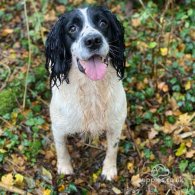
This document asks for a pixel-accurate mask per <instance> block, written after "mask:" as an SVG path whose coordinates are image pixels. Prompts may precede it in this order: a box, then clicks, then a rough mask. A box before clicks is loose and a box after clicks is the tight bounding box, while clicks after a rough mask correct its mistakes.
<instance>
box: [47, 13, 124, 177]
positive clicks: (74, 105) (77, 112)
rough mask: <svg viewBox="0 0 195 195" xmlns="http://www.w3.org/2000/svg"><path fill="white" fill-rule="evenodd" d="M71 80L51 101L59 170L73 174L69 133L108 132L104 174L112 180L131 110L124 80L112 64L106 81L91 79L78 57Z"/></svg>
mask: <svg viewBox="0 0 195 195" xmlns="http://www.w3.org/2000/svg"><path fill="white" fill-rule="evenodd" d="M85 11H86V10H85ZM80 52H81V51H80ZM81 53H82V52H81ZM77 57H78V56H77ZM69 80H70V84H67V83H66V82H63V83H62V84H61V85H60V86H59V88H57V87H56V86H54V87H53V88H52V100H51V104H50V115H51V121H52V130H53V135H54V141H55V145H56V151H57V160H58V172H59V173H64V174H72V173H73V168H72V166H71V163H70V155H69V153H68V150H67V147H66V137H67V135H69V134H74V133H78V132H80V133H90V134H92V135H98V134H101V133H103V132H104V131H106V134H107V141H108V148H107V152H106V158H105V160H104V166H103V171H102V174H103V175H105V176H106V178H107V179H108V180H111V179H113V178H114V176H116V175H117V168H116V157H117V149H118V142H119V139H120V134H121V130H122V126H123V123H124V121H125V118H126V113H127V105H126V96H125V92H124V89H123V86H122V82H121V81H120V80H119V78H118V77H117V74H116V70H115V69H114V68H113V66H112V65H111V64H110V63H109V64H108V68H107V72H106V75H105V77H104V79H103V80H99V81H92V80H90V79H89V78H88V77H87V76H86V75H85V74H83V73H81V72H80V71H79V69H78V67H77V62H76V57H75V56H73V59H72V67H71V70H70V72H69Z"/></svg>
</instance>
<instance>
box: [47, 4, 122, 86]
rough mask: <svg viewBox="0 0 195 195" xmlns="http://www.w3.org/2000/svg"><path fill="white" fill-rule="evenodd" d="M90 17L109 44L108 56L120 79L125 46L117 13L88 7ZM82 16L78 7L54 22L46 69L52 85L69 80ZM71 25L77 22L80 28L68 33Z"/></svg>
mask: <svg viewBox="0 0 195 195" xmlns="http://www.w3.org/2000/svg"><path fill="white" fill-rule="evenodd" d="M88 15H89V19H90V20H91V21H92V24H93V25H94V28H96V29H97V30H99V31H100V32H101V33H102V34H103V35H104V37H105V38H106V40H107V41H108V43H109V46H110V52H109V57H110V58H111V63H112V65H113V66H114V68H115V69H116V72H117V75H118V77H119V78H121V79H122V78H123V76H124V68H125V56H124V51H125V45H124V29H123V26H122V25H121V24H120V22H119V21H118V19H117V18H116V16H115V15H114V14H112V13H111V12H110V11H109V10H108V9H106V8H105V7H102V6H94V7H89V8H88ZM102 19H104V20H105V21H107V23H108V28H107V29H102V28H100V26H99V22H100V21H101V20H102ZM83 20H84V19H83V16H81V13H80V11H79V10H77V9H76V10H74V11H71V12H68V13H65V14H64V15H62V16H61V17H60V18H59V20H58V21H57V22H56V23H55V25H54V26H53V28H52V29H51V31H50V33H49V34H48V37H47V41H46V68H47V69H50V70H51V72H50V84H51V86H54V85H56V86H57V81H58V80H59V82H60V84H61V83H62V82H63V81H64V80H65V81H66V82H67V83H69V79H68V73H69V71H70V68H71V63H72V55H71V51H70V48H71V45H72V43H73V42H74V41H76V40H77V38H78V37H79V36H80V32H81V30H82V28H83ZM71 25H76V26H77V27H78V31H77V32H75V33H69V29H70V27H71Z"/></svg>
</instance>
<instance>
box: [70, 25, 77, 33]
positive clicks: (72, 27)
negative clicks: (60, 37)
mask: <svg viewBox="0 0 195 195" xmlns="http://www.w3.org/2000/svg"><path fill="white" fill-rule="evenodd" d="M76 31H77V26H75V25H72V26H70V28H69V33H74V32H76Z"/></svg>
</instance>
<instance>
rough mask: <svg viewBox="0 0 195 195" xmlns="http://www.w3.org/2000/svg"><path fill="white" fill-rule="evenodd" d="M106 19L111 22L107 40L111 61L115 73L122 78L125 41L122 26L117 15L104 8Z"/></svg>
mask: <svg viewBox="0 0 195 195" xmlns="http://www.w3.org/2000/svg"><path fill="white" fill-rule="evenodd" d="M105 12H106V14H107V16H108V19H109V21H110V23H111V37H112V38H111V40H109V46H110V53H109V56H110V57H111V62H112V65H113V66H114V68H115V69H116V71H117V75H118V76H119V77H120V78H121V79H122V78H123V76H124V68H125V55H124V52H125V43H124V28H123V26H122V24H121V23H120V22H119V20H118V19H117V17H116V16H115V15H114V14H112V13H111V12H110V11H109V10H106V9H105Z"/></svg>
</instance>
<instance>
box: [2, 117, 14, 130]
mask: <svg viewBox="0 0 195 195" xmlns="http://www.w3.org/2000/svg"><path fill="white" fill-rule="evenodd" d="M0 120H2V121H3V122H4V123H6V124H7V125H8V126H9V127H13V125H12V124H11V123H9V122H8V121H7V120H5V119H4V118H3V117H1V116H0Z"/></svg>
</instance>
